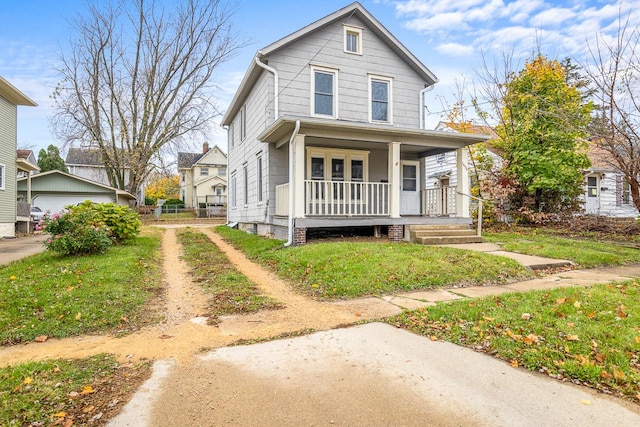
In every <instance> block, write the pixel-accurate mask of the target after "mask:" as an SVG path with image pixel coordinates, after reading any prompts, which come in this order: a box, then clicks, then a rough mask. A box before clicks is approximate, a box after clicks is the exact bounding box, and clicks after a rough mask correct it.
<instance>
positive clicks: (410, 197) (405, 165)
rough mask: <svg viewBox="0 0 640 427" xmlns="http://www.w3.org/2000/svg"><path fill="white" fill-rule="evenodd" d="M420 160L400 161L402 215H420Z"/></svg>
mask: <svg viewBox="0 0 640 427" xmlns="http://www.w3.org/2000/svg"><path fill="white" fill-rule="evenodd" d="M419 166H420V162H416V161H409V160H403V161H402V162H400V182H401V185H400V215H420V167H419Z"/></svg>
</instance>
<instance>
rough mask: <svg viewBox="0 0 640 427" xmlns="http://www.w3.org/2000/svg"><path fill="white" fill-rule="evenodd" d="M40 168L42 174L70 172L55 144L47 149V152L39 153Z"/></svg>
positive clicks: (41, 151)
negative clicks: (57, 171) (55, 171)
mask: <svg viewBox="0 0 640 427" xmlns="http://www.w3.org/2000/svg"><path fill="white" fill-rule="evenodd" d="M38 167H39V168H40V172H48V171H54V170H59V171H62V172H69V169H67V165H66V164H65V163H64V160H63V159H62V157H61V156H60V150H58V147H56V146H55V145H53V144H50V145H49V146H48V147H47V150H46V151H45V150H44V149H41V150H40V151H39V152H38Z"/></svg>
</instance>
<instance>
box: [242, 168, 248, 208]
mask: <svg viewBox="0 0 640 427" xmlns="http://www.w3.org/2000/svg"><path fill="white" fill-rule="evenodd" d="M242 182H243V184H244V188H243V192H242V193H243V194H242V201H243V203H244V205H245V206H248V205H249V171H248V170H247V164H246V163H245V164H244V165H242Z"/></svg>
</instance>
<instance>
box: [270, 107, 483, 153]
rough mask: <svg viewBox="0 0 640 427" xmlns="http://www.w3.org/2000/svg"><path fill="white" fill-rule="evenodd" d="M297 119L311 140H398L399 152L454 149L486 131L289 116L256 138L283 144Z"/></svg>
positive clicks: (478, 138)
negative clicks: (412, 127)
mask: <svg viewBox="0 0 640 427" xmlns="http://www.w3.org/2000/svg"><path fill="white" fill-rule="evenodd" d="M297 120H299V121H300V131H299V133H300V134H303V135H306V136H307V137H310V138H314V142H316V141H317V142H324V144H326V145H329V144H330V143H335V141H336V140H343V141H352V142H354V143H358V142H360V143H384V144H388V143H390V142H401V143H402V151H403V152H412V153H428V154H429V155H431V154H437V153H435V152H433V153H432V152H430V151H432V150H434V149H436V150H435V151H438V152H443V150H442V149H445V151H449V150H455V149H456V148H462V147H466V146H468V145H471V144H475V143H477V142H483V141H486V140H487V139H489V137H488V136H486V135H471V134H464V133H455V132H445V131H438V130H424V129H411V128H401V127H394V126H389V125H381V124H374V123H361V122H349V121H341V120H327V119H319V118H309V117H304V118H300V117H292V116H283V117H280V118H279V119H278V120H276V121H275V122H274V123H273V124H272V125H271V126H269V127H268V128H267V129H266V130H265V131H264V132H262V134H260V135H259V136H258V139H259V140H260V141H263V142H267V143H272V144H278V145H281V144H284V143H286V142H287V141H289V138H290V137H291V134H292V133H293V130H294V128H295V124H296V121H297Z"/></svg>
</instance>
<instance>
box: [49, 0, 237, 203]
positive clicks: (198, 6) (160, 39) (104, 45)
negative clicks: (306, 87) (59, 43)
mask: <svg viewBox="0 0 640 427" xmlns="http://www.w3.org/2000/svg"><path fill="white" fill-rule="evenodd" d="M231 16H232V14H231V9H229V8H228V7H227V6H226V5H225V4H224V3H223V2H222V1H221V0H177V1H176V2H171V3H170V2H164V3H162V2H160V1H155V0H132V1H126V2H119V1H116V0H107V1H98V0H95V1H94V2H93V3H92V4H91V6H90V10H89V12H88V15H87V16H85V17H79V18H78V19H77V20H76V22H75V25H74V27H75V31H76V32H75V34H74V36H73V37H72V39H71V40H72V41H71V45H70V48H69V49H68V50H67V51H65V52H64V53H63V54H61V65H60V67H59V68H58V71H59V73H60V75H61V81H60V83H59V84H58V86H57V88H56V90H55V92H54V106H55V109H56V114H55V115H54V117H53V118H52V125H53V128H54V130H55V132H56V134H57V136H58V137H59V138H60V139H61V140H63V141H64V142H65V143H67V144H79V145H82V146H84V147H88V148H95V149H98V150H100V152H101V154H102V158H103V159H104V166H105V168H106V172H107V175H108V177H109V182H110V184H111V185H112V186H114V187H117V188H120V189H126V190H128V191H129V192H131V193H133V194H137V193H138V189H139V187H140V186H141V185H142V183H143V182H144V181H145V179H146V178H147V176H148V174H149V173H150V171H151V170H152V169H153V161H154V159H157V158H158V157H159V156H160V155H161V151H162V150H163V149H165V148H170V147H171V145H172V144H179V143H180V142H181V140H182V139H183V137H185V136H187V135H189V134H192V133H194V132H201V131H204V130H206V128H207V126H208V124H209V123H210V122H211V120H212V119H213V118H215V117H216V116H217V115H218V114H219V112H218V110H217V108H216V106H215V104H214V102H213V93H214V89H215V86H214V82H213V79H214V74H215V72H216V71H217V70H218V69H219V67H220V65H221V64H223V63H224V62H226V61H228V60H229V59H230V58H231V57H232V56H233V55H234V54H235V53H236V51H237V50H238V49H239V48H241V47H243V44H242V43H241V42H240V41H239V39H238V37H237V36H235V35H234V34H233V33H232V31H231V21H230V19H231ZM127 174H128V180H129V183H128V185H126V181H125V177H126V176H127Z"/></svg>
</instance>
